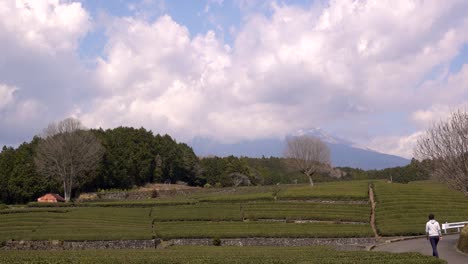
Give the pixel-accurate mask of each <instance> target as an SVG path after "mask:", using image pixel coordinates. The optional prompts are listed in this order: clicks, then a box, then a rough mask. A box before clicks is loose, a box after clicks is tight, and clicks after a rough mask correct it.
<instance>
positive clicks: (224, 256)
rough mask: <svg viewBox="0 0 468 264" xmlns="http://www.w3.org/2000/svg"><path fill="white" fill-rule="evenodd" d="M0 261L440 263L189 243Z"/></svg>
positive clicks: (33, 254) (7, 256) (414, 256)
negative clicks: (205, 245) (174, 245)
mask: <svg viewBox="0 0 468 264" xmlns="http://www.w3.org/2000/svg"><path fill="white" fill-rule="evenodd" d="M0 262H1V263H82V264H88V263H103V264H116V263H128V264H132V263H154V264H166V263H190V264H250V263H252V264H253V263H255V264H278V263H283V264H297V263H301V264H309V263H310V264H312V263H314V264H322V263H323V264H325V263H326V264H338V263H340V264H341V263H342V264H348V263H349V264H351V263H362V264H367V263H369V264H374V263H383V264H387V263H388V264H390V263H391V264H397V263H405V264H423V263H424V264H439V263H446V262H445V261H443V260H439V259H436V258H433V257H428V256H423V255H421V254H418V253H404V254H391V253H383V252H367V251H335V250H333V249H331V248H328V247H282V248H279V247H194V246H192V247H187V246H184V247H182V246H176V247H170V248H167V249H164V250H94V251H91V250H83V251H5V252H2V253H1V254H0Z"/></svg>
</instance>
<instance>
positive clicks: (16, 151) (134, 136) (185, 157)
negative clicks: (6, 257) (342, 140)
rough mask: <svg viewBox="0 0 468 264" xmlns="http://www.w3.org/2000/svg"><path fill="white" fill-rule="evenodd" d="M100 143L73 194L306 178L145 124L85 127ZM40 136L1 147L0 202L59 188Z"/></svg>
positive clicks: (280, 163)
mask: <svg viewBox="0 0 468 264" xmlns="http://www.w3.org/2000/svg"><path fill="white" fill-rule="evenodd" d="M89 131H90V132H92V133H93V134H94V135H95V137H96V138H97V139H98V140H99V141H100V143H101V144H102V146H103V148H104V154H103V156H102V160H101V161H100V162H99V164H98V166H97V169H96V170H94V171H92V172H89V174H90V175H87V177H83V178H84V179H86V180H82V181H80V182H79V184H78V185H77V186H76V187H75V188H74V189H73V194H74V195H75V196H76V194H78V193H80V192H90V191H97V190H100V189H131V188H133V187H135V186H142V185H145V184H147V183H162V182H166V183H167V182H171V183H176V182H179V181H180V182H185V183H187V184H189V185H194V186H205V187H210V186H213V187H214V186H216V187H218V186H233V185H236V184H238V183H236V182H235V181H236V178H235V177H237V179H238V177H239V175H241V176H242V177H245V178H246V179H248V182H249V183H250V184H252V185H269V184H277V183H281V184H292V183H307V182H308V181H309V180H308V178H307V177H306V176H304V174H301V173H300V172H299V171H297V170H296V169H295V168H294V166H290V164H289V162H287V160H285V159H283V158H275V157H270V158H265V157H263V158H247V157H234V156H229V157H223V158H220V157H203V158H199V157H197V156H196V155H195V153H194V152H193V150H192V148H191V147H190V146H188V145H187V144H184V143H177V142H176V141H175V140H174V139H173V138H171V137H170V136H169V135H163V136H161V135H159V134H157V135H154V134H153V133H152V132H151V131H148V130H146V129H144V128H140V129H135V128H129V127H118V128H114V129H107V130H103V129H92V130H89ZM41 140H42V139H41V138H39V137H34V138H33V139H32V141H31V142H28V143H23V144H21V145H20V146H18V147H17V148H12V147H3V148H2V151H1V152H0V202H3V203H8V204H12V203H26V202H29V201H33V200H35V199H37V197H39V196H41V195H43V194H44V193H47V192H55V193H62V192H63V186H62V183H61V182H60V181H59V180H58V179H57V178H55V177H51V176H42V175H40V174H38V172H37V169H36V164H35V162H34V161H35V160H34V158H35V154H36V151H37V148H38V145H39V143H40V142H41ZM428 167H429V165H428V164H426V163H424V162H423V163H421V162H419V161H417V160H413V161H412V162H411V164H409V165H408V166H405V167H397V168H390V169H385V170H378V171H377V170H371V171H363V170H360V169H353V168H339V169H340V170H341V171H343V172H345V173H346V175H345V176H344V177H341V178H339V179H338V178H334V177H329V175H327V173H323V172H322V173H321V174H318V175H315V176H314V181H316V182H322V181H331V180H352V179H369V178H371V179H390V177H392V179H393V181H395V182H408V181H412V180H419V179H427V178H428V176H427V175H428V172H427V168H428Z"/></svg>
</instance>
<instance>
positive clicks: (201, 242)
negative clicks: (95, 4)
mask: <svg viewBox="0 0 468 264" xmlns="http://www.w3.org/2000/svg"><path fill="white" fill-rule="evenodd" d="M375 242H376V240H375V238H226V239H221V246H275V247H289V246H334V247H342V246H353V247H356V248H365V247H366V246H369V245H372V244H375ZM159 244H161V240H159V239H152V240H111V241H60V240H51V241H6V242H5V245H4V246H3V247H2V248H0V249H1V250H82V249H148V248H156V247H157V246H158V245H159ZM165 244H167V245H179V246H212V245H213V239H211V238H181V239H171V240H169V241H167V242H165Z"/></svg>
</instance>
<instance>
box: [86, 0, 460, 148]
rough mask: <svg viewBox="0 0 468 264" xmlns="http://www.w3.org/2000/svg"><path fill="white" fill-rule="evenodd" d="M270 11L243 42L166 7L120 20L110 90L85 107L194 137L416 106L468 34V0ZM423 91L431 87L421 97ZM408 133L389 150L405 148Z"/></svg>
mask: <svg viewBox="0 0 468 264" xmlns="http://www.w3.org/2000/svg"><path fill="white" fill-rule="evenodd" d="M240 4H242V5H244V4H245V2H241V3H240ZM271 8H272V15H271V16H270V17H266V16H264V15H261V14H256V15H255V14H254V15H249V16H248V17H247V18H246V20H245V23H244V24H243V25H241V26H239V28H238V30H237V33H236V34H237V35H236V37H235V43H234V45H233V46H232V47H229V46H226V45H225V44H224V43H223V42H222V40H220V38H218V37H216V35H215V34H214V33H213V32H208V33H207V34H205V35H195V36H192V35H190V32H189V31H188V29H187V28H186V27H184V26H183V25H180V24H178V23H177V22H175V21H174V20H173V19H172V18H171V17H170V16H167V15H166V16H162V17H160V18H159V19H158V20H156V21H155V22H153V23H150V22H148V21H147V20H143V19H140V18H116V19H115V20H114V22H113V23H112V25H111V26H110V27H109V29H108V38H109V40H108V43H107V45H106V54H105V56H103V57H101V58H100V59H99V63H98V68H97V78H98V79H99V80H100V82H101V89H102V90H103V92H102V94H103V96H102V97H100V98H98V99H96V103H95V107H94V108H93V109H92V110H90V111H84V110H83V109H82V110H83V111H82V112H83V115H82V116H83V118H84V119H85V120H87V122H89V125H90V126H97V125H100V126H116V125H121V124H124V125H136V126H140V125H141V126H145V127H149V128H152V129H154V130H156V131H158V132H159V131H161V132H168V133H171V134H174V135H175V136H176V137H178V138H182V139H184V140H188V139H191V138H193V137H194V136H200V135H201V136H209V137H214V138H217V139H218V140H222V141H235V140H239V139H245V138H260V137H281V136H284V135H285V134H287V133H290V132H292V131H296V130H297V129H302V128H307V127H314V126H326V124H327V123H329V122H339V120H342V119H343V118H348V117H353V118H358V119H359V118H361V119H363V118H364V119H365V118H366V117H367V115H368V114H373V115H377V114H378V113H380V112H389V111H395V110H398V111H407V112H415V111H417V110H418V109H419V108H426V107H430V105H431V104H432V102H433V101H432V100H433V99H434V97H438V96H439V95H440V92H439V91H438V90H437V89H436V88H433V87H432V88H431V87H429V86H430V85H429V84H428V83H427V82H424V84H423V85H422V86H421V85H420V83H421V80H423V79H424V78H426V76H427V74H428V73H430V72H431V71H432V69H433V68H434V67H437V66H439V65H447V64H448V63H449V62H450V61H451V59H452V58H453V57H454V56H456V55H457V52H458V50H460V48H461V47H462V46H463V44H464V43H466V42H467V40H468V36H467V34H466V33H465V31H466V30H465V28H466V26H467V25H468V22H467V21H468V20H467V19H466V16H465V15H464V14H465V13H464V12H462V11H461V10H465V11H466V10H468V3H467V2H465V1H452V2H450V3H441V2H440V1H427V2H424V3H423V2H420V1H331V2H330V3H329V5H326V6H323V5H312V6H311V7H310V8H303V7H298V6H288V5H284V4H281V5H280V4H276V3H273V4H272V5H271ZM450 78H454V77H449V79H450ZM441 84H442V83H438V84H437V85H436V86H438V87H439V86H440V85H441ZM421 87H422V88H421ZM422 89H423V90H425V91H429V90H430V91H431V92H427V93H425V94H424V95H420V94H419V93H420V92H421V90H422ZM459 92H460V93H463V90H462V89H460V90H459ZM447 96H448V97H450V95H447ZM448 101H450V100H448ZM110 109H116V110H115V111H110ZM413 119H414V120H417V119H424V116H423V113H422V112H420V113H419V112H416V113H414V114H413ZM418 122H419V121H418ZM371 125H372V124H371ZM366 129H367V128H366V127H363V128H362V130H363V131H365V130H366ZM344 131H346V129H343V132H344ZM373 136H378V135H373ZM395 138H399V137H395ZM395 138H394V139H395ZM376 140H377V139H376ZM386 140H387V141H388V139H386ZM403 141H404V140H403ZM398 142H400V139H398V140H397V143H395V144H396V146H395V147H390V145H388V144H387V148H388V149H389V150H390V151H393V152H395V153H397V152H401V153H406V152H407V151H406V150H398V149H400V147H399V143H398ZM392 148H393V149H395V150H392ZM405 151H406V152H405ZM405 155H406V154H405Z"/></svg>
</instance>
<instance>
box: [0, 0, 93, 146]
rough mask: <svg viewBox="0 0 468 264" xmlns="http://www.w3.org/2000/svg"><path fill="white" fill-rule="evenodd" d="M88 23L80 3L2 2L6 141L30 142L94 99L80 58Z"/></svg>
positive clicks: (0, 61)
mask: <svg viewBox="0 0 468 264" xmlns="http://www.w3.org/2000/svg"><path fill="white" fill-rule="evenodd" d="M90 20H91V18H90V16H89V15H88V13H87V12H86V10H84V8H83V7H82V6H81V4H80V3H76V2H69V1H59V0H42V1H36V0H34V1H33V0H29V1H28V0H7V1H1V2H0V50H1V51H2V56H1V58H0V83H4V84H8V85H6V86H5V85H2V88H0V89H1V90H2V92H1V94H2V95H1V96H0V97H1V98H2V99H0V101H2V105H3V110H1V109H0V111H1V112H0V113H1V115H0V127H2V129H0V138H1V141H2V142H5V143H10V144H18V143H20V142H22V141H29V140H30V139H31V136H32V135H34V134H36V133H37V132H39V131H40V130H41V129H42V128H43V127H44V126H45V125H46V124H47V123H48V122H51V121H53V120H55V119H60V118H63V117H64V116H65V115H66V113H67V112H68V111H69V108H70V107H72V106H73V105H74V104H79V103H80V101H82V100H84V99H85V97H86V96H89V95H90V93H89V90H86V89H87V88H88V87H90V86H89V85H87V84H88V83H90V82H91V81H90V76H91V75H90V74H88V73H87V72H86V69H85V68H84V67H83V66H82V62H81V61H80V59H79V57H78V56H77V55H76V51H77V48H78V47H79V41H80V39H81V38H83V37H84V36H85V34H86V32H87V31H88V30H89V29H90V27H91V21H90ZM5 102H6V103H7V105H6V106H5ZM3 128H8V129H3Z"/></svg>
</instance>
